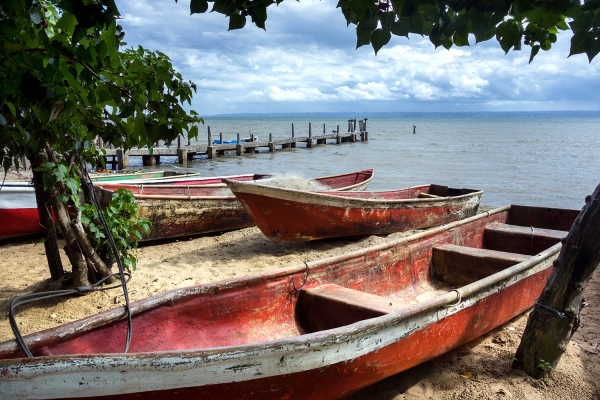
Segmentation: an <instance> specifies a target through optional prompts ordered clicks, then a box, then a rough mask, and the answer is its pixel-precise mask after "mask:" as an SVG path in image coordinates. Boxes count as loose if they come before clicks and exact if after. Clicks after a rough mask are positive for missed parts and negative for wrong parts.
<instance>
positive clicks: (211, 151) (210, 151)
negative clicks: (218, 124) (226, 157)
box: [206, 126, 217, 159]
mask: <svg viewBox="0 0 600 400" xmlns="http://www.w3.org/2000/svg"><path fill="white" fill-rule="evenodd" d="M211 136H212V135H211V133H210V126H209V127H208V146H207V147H206V155H207V156H208V158H209V159H213V158H215V157H216V156H217V151H216V150H215V147H214V146H213V144H212V140H211Z"/></svg>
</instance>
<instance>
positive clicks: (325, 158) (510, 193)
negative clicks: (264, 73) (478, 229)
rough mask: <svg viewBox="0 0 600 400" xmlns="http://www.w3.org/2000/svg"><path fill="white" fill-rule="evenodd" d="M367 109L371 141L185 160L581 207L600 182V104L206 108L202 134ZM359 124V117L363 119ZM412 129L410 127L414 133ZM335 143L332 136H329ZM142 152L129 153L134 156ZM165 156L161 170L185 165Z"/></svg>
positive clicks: (216, 169)
mask: <svg viewBox="0 0 600 400" xmlns="http://www.w3.org/2000/svg"><path fill="white" fill-rule="evenodd" d="M354 118H356V119H357V120H361V119H363V118H367V119H368V121H367V131H368V132H369V140H368V141H366V142H356V143H345V144H341V145H336V144H327V145H324V146H316V147H314V148H311V149H307V148H304V147H303V145H301V144H299V145H298V147H297V148H296V149H285V150H279V149H278V150H276V152H275V153H269V152H268V151H267V149H266V148H260V151H259V153H256V154H249V155H248V154H244V155H242V156H236V155H235V153H228V154H226V155H224V156H218V157H217V158H215V159H212V160H209V159H206V156H200V157H196V158H195V159H194V160H193V161H192V162H190V163H189V164H188V166H187V168H186V170H189V171H190V172H191V171H193V172H199V173H201V175H203V176H223V175H235V174H246V173H281V174H285V173H295V174H298V175H300V176H303V177H307V178H309V177H317V176H323V175H331V174H339V173H344V172H349V171H354V170H361V169H367V168H373V169H374V170H375V177H374V179H373V181H372V183H371V184H370V185H369V188H368V189H369V190H393V189H400V188H404V187H408V186H415V185H420V184H427V183H436V184H443V185H448V186H454V187H468V188H473V189H483V190H484V191H485V193H484V196H483V199H482V204H483V205H486V206H492V207H496V206H502V205H505V204H511V203H512V204H524V205H538V206H547V207H566V208H581V207H582V206H583V204H584V199H585V196H587V195H589V194H591V193H592V192H593V190H594V189H595V187H596V186H597V185H598V183H600V111H595V110H590V111H535V112H531V111H527V112H520V111H515V112H505V111H501V112H464V113H456V112H447V113H440V112H422V113H414V112H410V113H408V112H398V113H362V114H361V113H353V112H348V113H294V114H289V113H265V114H235V116H233V114H232V115H219V116H209V117H208V116H207V117H204V121H205V123H204V125H201V126H200V127H199V128H200V129H199V131H200V132H199V136H198V138H197V139H192V141H191V143H192V144H195V143H200V144H205V143H207V140H208V137H207V136H208V128H209V127H210V130H211V136H212V139H213V140H214V139H218V138H219V134H220V133H222V134H223V139H224V140H234V139H236V137H237V134H240V136H241V137H247V136H248V135H251V134H252V135H255V136H258V138H259V140H261V141H267V140H268V136H269V134H271V135H272V136H273V138H274V139H278V138H287V137H291V133H292V124H293V127H294V133H295V136H296V137H298V136H308V131H309V126H310V129H311V131H312V134H313V135H319V134H320V133H322V132H323V131H325V132H327V133H330V132H331V131H333V130H336V129H337V126H338V125H339V127H340V132H346V131H347V127H348V120H350V119H354ZM357 127H358V123H357ZM413 132H414V133H413ZM330 143H331V142H330ZM136 162H137V163H138V164H137V165H141V160H138V161H136V160H135V158H132V159H131V165H132V166H134V167H135V165H136V164H135V163H136ZM176 162H177V161H176V158H174V157H163V158H162V159H161V165H160V166H158V167H157V168H161V169H177V170H179V169H182V168H183V167H182V166H179V165H178V164H177V163H176Z"/></svg>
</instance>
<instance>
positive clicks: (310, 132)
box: [308, 122, 312, 137]
mask: <svg viewBox="0 0 600 400" xmlns="http://www.w3.org/2000/svg"><path fill="white" fill-rule="evenodd" d="M308 137H312V127H311V123H310V122H309V123H308Z"/></svg>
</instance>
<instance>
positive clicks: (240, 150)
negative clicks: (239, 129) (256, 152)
mask: <svg viewBox="0 0 600 400" xmlns="http://www.w3.org/2000/svg"><path fill="white" fill-rule="evenodd" d="M243 152H244V145H243V144H241V143H240V134H239V133H238V134H237V144H236V145H235V154H236V155H238V156H241V155H242V153H243Z"/></svg>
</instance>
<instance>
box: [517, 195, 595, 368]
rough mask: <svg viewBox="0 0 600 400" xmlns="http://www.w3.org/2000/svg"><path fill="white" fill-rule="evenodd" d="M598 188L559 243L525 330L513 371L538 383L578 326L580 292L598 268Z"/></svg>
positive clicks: (562, 351)
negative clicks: (559, 249)
mask: <svg viewBox="0 0 600 400" xmlns="http://www.w3.org/2000/svg"><path fill="white" fill-rule="evenodd" d="M599 227H600V185H599V186H598V187H597V188H596V190H595V191H594V193H593V194H592V196H588V197H587V198H586V205H585V206H584V207H583V209H582V210H581V212H580V213H579V216H578V217H577V219H576V220H575V222H574V223H573V226H572V227H571V230H570V231H569V234H568V235H567V237H566V238H565V239H563V241H562V243H563V247H562V249H561V251H560V254H559V256H558V258H557V259H556V260H555V261H554V269H553V270H552V273H551V275H550V277H549V278H548V282H547V283H546V287H545V288H544V290H543V292H542V294H541V295H540V298H539V299H538V302H537V305H536V307H534V309H533V311H532V312H531V314H530V315H529V320H528V321H527V326H526V328H525V332H524V333H523V337H522V338H521V343H520V344H519V348H518V349H517V354H516V355H515V361H514V362H513V368H520V369H523V370H524V371H525V372H526V373H527V374H528V375H529V376H531V377H533V378H538V379H539V378H543V377H545V376H547V375H548V374H549V373H550V372H551V371H552V369H554V368H556V365H557V364H558V361H559V360H560V357H561V356H562V354H563V353H564V352H565V350H566V349H567V344H568V343H569V340H570V339H571V336H572V335H573V333H574V332H575V330H576V329H577V327H578V326H579V311H580V307H581V304H582V300H583V294H584V289H585V287H586V285H587V283H588V281H589V280H590V278H591V276H592V273H593V272H594V270H595V269H596V268H597V267H598V264H599V263H600V229H599Z"/></svg>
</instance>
